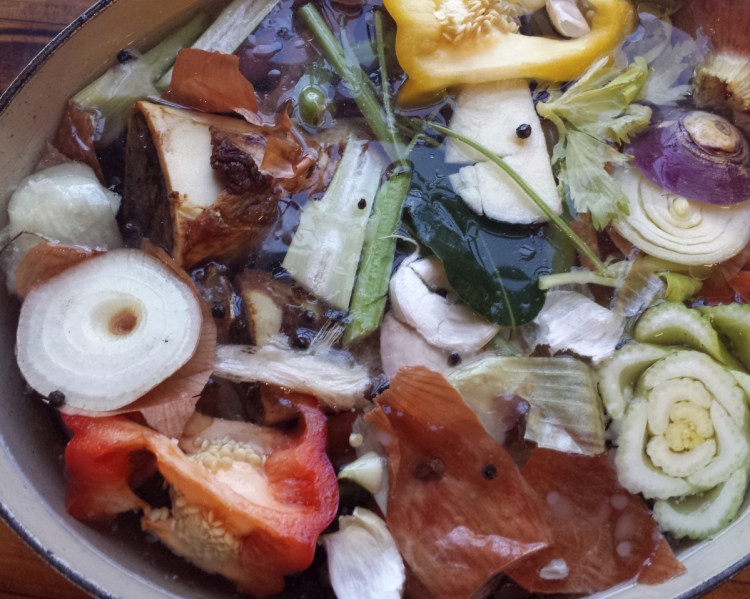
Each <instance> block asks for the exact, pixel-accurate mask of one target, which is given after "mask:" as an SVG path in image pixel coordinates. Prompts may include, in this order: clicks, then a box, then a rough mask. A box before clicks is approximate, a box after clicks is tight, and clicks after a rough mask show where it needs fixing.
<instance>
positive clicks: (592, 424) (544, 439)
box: [448, 357, 605, 455]
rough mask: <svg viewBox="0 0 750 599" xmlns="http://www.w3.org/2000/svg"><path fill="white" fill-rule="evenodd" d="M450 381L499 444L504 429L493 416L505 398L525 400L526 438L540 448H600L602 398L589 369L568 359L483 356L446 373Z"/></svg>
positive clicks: (590, 450) (592, 450)
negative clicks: (526, 406)
mask: <svg viewBox="0 0 750 599" xmlns="http://www.w3.org/2000/svg"><path fill="white" fill-rule="evenodd" d="M448 380H449V382H450V383H451V384H452V385H453V386H454V387H455V388H456V389H457V390H458V391H459V393H461V396H462V397H463V398H464V401H465V402H466V403H467V404H468V405H469V406H470V407H471V408H472V410H474V412H476V414H477V417H478V418H479V421H480V422H481V423H482V426H483V427H484V428H485V430H486V431H487V432H488V433H489V434H490V435H491V436H492V437H493V438H494V439H495V440H496V441H498V442H499V443H503V442H505V440H506V439H505V433H506V431H505V428H504V423H503V422H502V421H501V420H502V419H500V418H498V414H499V413H502V403H503V402H504V401H506V398H507V397H510V396H513V395H517V396H520V397H522V398H524V399H525V400H526V401H528V402H529V405H530V406H531V409H532V412H531V414H530V416H529V419H528V421H527V424H526V438H527V439H529V440H531V441H534V442H536V443H537V444H538V445H539V446H540V447H549V448H551V449H555V450H557V451H565V452H568V453H576V454H584V455H597V454H599V453H602V452H603V451H605V442H604V421H603V415H602V407H601V401H600V399H599V395H598V394H597V392H596V387H595V380H594V376H593V372H592V370H591V368H590V367H589V366H588V365H587V364H585V363H583V362H580V361H578V360H573V359H571V358H507V357H485V358H481V359H478V360H476V361H474V362H470V363H467V364H465V365H463V366H461V367H460V368H457V369H455V370H454V371H453V372H451V373H450V374H449V375H448Z"/></svg>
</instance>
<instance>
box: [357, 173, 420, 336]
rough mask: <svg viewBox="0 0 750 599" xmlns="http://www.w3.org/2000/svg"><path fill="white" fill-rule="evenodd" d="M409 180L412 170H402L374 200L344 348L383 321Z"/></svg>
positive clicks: (383, 186)
mask: <svg viewBox="0 0 750 599" xmlns="http://www.w3.org/2000/svg"><path fill="white" fill-rule="evenodd" d="M411 178H412V171H411V169H410V168H403V169H402V170H400V171H399V172H397V173H395V174H393V175H391V176H390V177H389V178H388V179H386V181H385V182H384V183H383V184H382V185H381V186H380V189H379V190H378V193H377V195H376V196H375V205H374V207H373V213H372V216H371V217H370V222H369V225H368V228H369V229H370V230H368V232H367V238H366V240H365V245H364V248H363V249H362V259H361V261H360V265H359V275H358V276H357V282H356V283H355V285H354V293H353V295H352V303H351V309H350V314H351V318H352V320H351V322H350V323H349V326H347V328H346V332H345V333H344V343H345V344H349V343H351V342H352V341H355V340H357V339H359V338H361V337H364V336H366V335H369V334H370V333H372V332H373V331H375V330H376V329H377V328H378V327H379V326H380V322H381V321H382V319H383V314H384V313H385V303H386V298H387V295H388V285H389V283H390V280H391V269H392V266H393V256H394V255H395V253H396V241H397V239H396V231H397V230H398V226H399V223H400V222H401V212H402V210H403V207H404V201H405V200H406V196H407V194H408V193H409V189H410V188H411Z"/></svg>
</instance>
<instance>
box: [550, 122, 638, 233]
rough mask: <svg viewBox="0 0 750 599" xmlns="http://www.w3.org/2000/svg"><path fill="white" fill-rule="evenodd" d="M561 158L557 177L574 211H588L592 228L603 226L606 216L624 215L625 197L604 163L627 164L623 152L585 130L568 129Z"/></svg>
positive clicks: (606, 220)
mask: <svg viewBox="0 0 750 599" xmlns="http://www.w3.org/2000/svg"><path fill="white" fill-rule="evenodd" d="M564 148H565V160H564V161H562V162H561V163H560V164H559V167H558V168H559V170H558V173H557V177H558V179H559V180H560V183H561V184H562V185H563V186H564V187H566V188H567V193H568V195H569V196H570V198H571V199H572V201H573V206H574V207H575V209H576V210H577V211H578V212H590V213H591V218H592V222H593V224H594V227H596V228H597V229H603V228H604V227H605V226H606V225H607V223H608V222H609V221H610V219H612V218H614V217H616V216H619V215H622V214H628V212H629V208H628V199H627V198H626V197H625V194H624V193H623V192H622V189H621V188H620V185H619V184H618V183H617V182H616V181H615V180H614V179H613V178H612V177H611V176H610V175H609V173H608V172H607V170H606V166H607V164H611V165H620V164H624V163H627V161H628V159H627V157H626V156H625V155H624V154H621V153H620V152H618V151H617V150H615V149H614V148H613V147H612V146H610V145H608V144H606V143H603V142H601V141H599V140H597V139H595V138H594V137H591V136H590V135H587V134H586V133H579V132H577V131H571V132H570V133H569V134H568V135H567V138H566V140H565V146H564Z"/></svg>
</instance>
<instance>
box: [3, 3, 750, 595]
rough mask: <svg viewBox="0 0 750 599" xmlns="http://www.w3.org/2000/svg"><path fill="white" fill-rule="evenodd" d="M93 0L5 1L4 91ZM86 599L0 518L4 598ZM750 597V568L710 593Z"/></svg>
mask: <svg viewBox="0 0 750 599" xmlns="http://www.w3.org/2000/svg"><path fill="white" fill-rule="evenodd" d="M157 1H158V0H157ZM92 3H93V0H0V91H1V90H4V89H5V88H6V87H7V86H8V85H9V84H10V82H11V81H12V80H13V78H14V77H15V76H16V75H17V74H18V72H19V71H20V70H21V68H22V67H23V66H24V65H25V64H26V63H28V62H29V61H30V60H31V59H32V58H33V57H34V55H35V54H36V53H37V52H38V51H39V50H40V49H41V48H42V46H43V45H44V44H46V43H47V41H49V40H50V39H51V38H52V37H53V36H54V35H55V34H56V33H57V32H58V31H60V30H61V29H62V28H63V27H64V26H65V25H67V24H68V23H69V22H70V21H72V20H73V19H74V18H75V17H76V16H78V15H79V14H80V13H81V12H83V11H84V10H85V9H86V8H88V7H89V6H90V5H91V4H92ZM28 597H33V598H34V599H84V598H85V597H87V595H86V594H85V593H83V592H81V591H80V590H78V589H77V588H76V587H74V586H73V585H72V584H70V583H69V582H68V581H67V580H65V579H63V578H62V577H61V576H59V575H58V574H57V573H56V572H55V571H53V570H52V569H51V568H50V567H49V566H47V565H46V564H45V563H44V562H43V561H42V560H40V559H39V558H38V557H37V556H36V555H35V554H34V553H33V552H32V551H31V550H29V549H28V548H27V547H26V546H25V545H24V544H23V543H22V542H21V541H20V540H18V538H16V536H15V535H14V534H13V533H12V532H11V531H10V530H9V529H8V528H7V527H6V526H5V524H4V523H2V522H0V599H21V598H28ZM707 597H708V599H745V598H747V597H750V568H748V569H747V570H744V571H743V572H741V573H740V574H739V575H738V576H737V577H736V578H735V579H733V580H730V581H728V582H726V583H725V584H723V585H722V586H721V587H719V588H718V589H717V590H715V591H713V592H712V593H710V594H709V595H707Z"/></svg>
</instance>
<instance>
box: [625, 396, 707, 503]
mask: <svg viewBox="0 0 750 599" xmlns="http://www.w3.org/2000/svg"><path fill="white" fill-rule="evenodd" d="M648 410H649V406H648V402H647V401H645V400H642V399H636V400H634V401H633V402H632V403H631V404H630V406H629V408H628V411H627V414H626V415H625V418H623V420H622V426H621V427H620V435H619V437H618V439H617V442H618V444H619V447H618V448H617V453H616V454H615V466H616V468H617V478H618V480H619V481H620V484H621V485H622V486H623V487H625V488H626V489H627V490H628V491H630V492H631V493H643V496H644V497H646V498H647V499H669V498H670V497H682V496H684V495H690V494H692V493H695V492H696V491H699V490H700V489H696V488H695V487H694V486H693V485H691V484H690V483H689V482H688V481H687V480H686V479H684V478H681V477H677V476H670V475H668V474H665V473H664V472H662V471H661V470H660V469H659V468H657V467H656V466H655V465H654V464H653V462H651V459H650V458H649V457H648V455H646V452H645V448H646V444H647V434H648Z"/></svg>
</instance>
